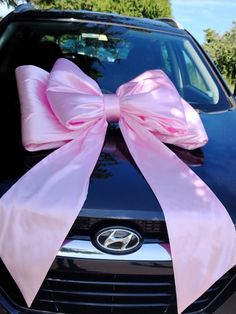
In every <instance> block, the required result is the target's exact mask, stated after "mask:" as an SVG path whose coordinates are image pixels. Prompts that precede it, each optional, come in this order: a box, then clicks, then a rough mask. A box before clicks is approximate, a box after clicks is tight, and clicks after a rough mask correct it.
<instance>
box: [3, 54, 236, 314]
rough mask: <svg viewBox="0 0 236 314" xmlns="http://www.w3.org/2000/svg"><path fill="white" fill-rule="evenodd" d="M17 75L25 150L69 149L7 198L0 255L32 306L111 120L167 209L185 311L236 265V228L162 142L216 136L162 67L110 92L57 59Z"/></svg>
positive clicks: (194, 142)
mask: <svg viewBox="0 0 236 314" xmlns="http://www.w3.org/2000/svg"><path fill="white" fill-rule="evenodd" d="M16 76H17V83H18V89H19V97H20V102H21V106H22V107H21V112H22V134H23V144H24V146H25V147H26V149H28V150H30V151H35V150H43V149H51V148H58V147H60V148H59V149H57V150H55V151H54V152H53V153H51V154H50V155H48V156H47V157H46V158H44V159H43V160H42V161H41V162H39V163H38V164H37V165H36V166H34V167H33V168H32V169H31V170H30V171H28V172H27V173H26V174H25V175H24V176H23V177H22V178H20V180H19V181H18V182H17V183H16V184H15V185H14V186H13V187H12V188H11V189H10V190H9V191H8V192H7V193H6V194H4V195H3V197H2V198H1V202H0V206H1V208H0V256H1V258H2V260H3V262H4V263H5V265H6V267H7V268H8V270H9V272H10V273H11V275H12V277H13V278H14V280H15V281H16V283H17V285H18V286H19V288H20V290H21V292H22V294H23V295H24V298H25V300H26V302H27V304H28V306H30V305H31V303H32V301H33V299H34V297H35V295H36V294H37V292H38V290H39V288H40V286H41V284H42V282H43V280H44V278H45V276H46V274H47V272H48V270H49V268H50V266H51V264H52V262H53V260H54V258H55V256H56V254H57V252H58V250H59V248H60V246H61V244H62V242H63V241H64V239H65V237H66V235H67V233H68V231H69V230H70V228H71V226H72V224H73V222H74V220H75V219H76V217H77V216H78V214H79V211H80V209H81V208H82V206H83V203H84V201H85V199H86V196H87V191H88V185H89V178H90V175H91V173H92V171H93V169H94V166H95V164H96V162H97V160H98V157H99V154H100V152H101V149H102V146H103V142H104V138H105V134H106V129H107V121H106V120H108V121H118V120H119V125H120V129H121V132H122V134H123V137H124V139H125V142H126V144H127V146H128V148H129V151H130V152H131V154H132V156H133V158H134V160H135V162H136V164H137V166H138V167H139V169H140V170H141V172H142V174H143V176H144V177H145V178H146V181H147V182H148V184H149V185H150V187H151V189H152V191H153V193H154V194H155V196H156V197H157V199H158V201H159V202H160V204H161V206H162V209H163V212H164V215H165V219H166V224H167V229H168V234H169V240H170V245H171V252H172V253H171V254H172V260H173V268H174V277H175V285H176V294H177V305H178V312H179V313H181V312H182V311H183V310H184V309H185V308H186V307H188V306H189V305H190V304H191V303H192V302H194V301H195V300H196V299H197V298H198V297H199V296H200V295H201V294H202V293H204V292H205V291H206V290H207V289H208V288H209V287H210V286H211V285H212V284H213V283H214V282H215V281H216V280H218V279H219V278H220V277H221V276H222V275H223V274H224V273H225V272H226V271H228V270H229V269H230V268H232V267H233V266H234V265H235V264H236V247H235V243H236V241H235V240H236V235H235V228H234V225H233V223H232V221H231V219H230V217H229V215H228V213H227V211H226V209H225V208H224V206H223V205H222V204H221V202H220V201H219V200H218V199H217V197H216V196H215V195H214V193H213V192H212V191H211V190H210V189H209V188H208V187H207V185H206V184H205V183H204V182H203V181H202V180H201V179H200V178H199V177H198V176H197V175H196V174H194V172H193V171H192V170H191V169H189V168H188V167H187V166H186V165H185V164H184V163H183V162H182V161H181V160H180V159H179V158H178V157H177V156H176V155H175V154H174V153H173V152H172V151H170V150H169V149H168V148H167V147H166V146H165V145H164V144H163V143H162V142H165V143H170V144H174V145H177V146H180V147H182V148H185V149H194V148H197V147H200V146H202V145H204V144H205V143H206V142H207V135H206V133H205V130H204V127H203V125H202V123H201V120H200V118H199V116H198V114H197V112H196V111H195V110H194V109H193V108H192V107H191V106H190V105H189V104H188V103H187V102H185V101H184V100H183V99H181V97H180V96H179V94H178V92H177V91H176V89H175V87H174V85H173V84H172V82H171V81H170V80H169V79H168V77H167V76H166V75H165V74H164V73H163V72H162V71H160V70H150V71H147V72H145V73H143V74H141V75H140V76H138V77H136V78H135V79H133V80H132V81H130V82H128V83H126V84H124V85H121V86H120V87H119V88H118V90H117V92H116V94H114V95H103V94H102V92H101V90H100V88H99V86H98V85H97V83H96V82H95V81H94V80H92V79H91V78H90V77H88V76H87V75H86V74H84V73H83V72H82V71H81V70H80V69H79V68H78V67H77V66H76V65H74V64H73V63H72V62H70V61H68V60H66V59H58V60H57V62H56V63H55V65H54V67H53V69H52V71H51V73H50V74H49V73H47V72H46V71H44V70H42V69H40V68H37V67H35V66H30V65H29V66H21V67H19V68H17V70H16ZM124 184H125V182H124ZM117 197H120V195H117ZM0 280H1V279H0Z"/></svg>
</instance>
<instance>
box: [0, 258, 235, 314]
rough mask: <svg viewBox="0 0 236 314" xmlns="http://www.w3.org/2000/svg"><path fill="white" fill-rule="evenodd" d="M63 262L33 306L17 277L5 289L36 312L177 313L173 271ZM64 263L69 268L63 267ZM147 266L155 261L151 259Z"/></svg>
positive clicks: (204, 302) (197, 307)
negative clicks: (136, 271) (125, 270)
mask: <svg viewBox="0 0 236 314" xmlns="http://www.w3.org/2000/svg"><path fill="white" fill-rule="evenodd" d="M61 263H62V265H60V267H61V270H60V271H58V270H50V272H49V274H48V275H47V277H46V279H45V281H44V283H43V285H42V287H41V289H40V291H39V293H38V294H37V296H36V298H35V300H34V302H33V304H32V306H31V309H30V310H28V309H27V308H25V307H24V306H25V305H24V304H25V303H24V300H23V298H22V297H21V296H20V293H19V291H18V288H17V287H16V286H15V284H14V283H13V281H12V280H11V279H10V278H5V279H6V280H4V287H3V289H4V290H5V292H6V293H7V295H8V296H9V297H10V298H11V300H12V301H13V302H14V303H15V304H17V306H18V309H20V311H21V312H20V313H22V314H23V313H34V311H32V310H35V311H36V313H44V311H45V312H46V313H47V312H50V313H51V312H53V313H71V314H72V313H73V314H75V313H76V314H79V313H81V314H108V313H115V314H126V313H127V314H128V313H129V314H134V313H135V314H147V313H148V314H154V313H155V314H158V313H169V314H175V313H177V311H176V298H175V288H174V280H173V276H172V275H115V274H103V273H99V274H98V273H95V272H94V273H91V272H90V273H85V272H84V271H82V270H80V271H77V270H74V271H73V261H69V260H64V261H63V259H61ZM70 263H71V264H70ZM63 266H64V268H65V271H62V268H63ZM147 266H148V267H151V266H152V265H151V264H150V263H149V264H148V265H147ZM2 268H4V266H3V265H1V268H0V273H1V274H3V272H2V271H4V273H6V270H5V269H2ZM233 273H234V272H233V271H230V272H228V273H227V274H225V275H224V276H223V277H222V278H221V279H220V280H219V281H218V282H217V283H216V284H214V285H213V286H212V287H211V288H210V289H209V290H208V291H207V292H206V293H205V294H204V295H202V296H201V298H199V299H198V300H197V301H196V302H195V303H194V304H193V305H192V306H191V307H189V308H188V310H187V311H185V313H194V312H195V311H196V312H198V311H201V310H202V309H204V308H206V307H207V306H208V305H209V303H210V302H211V301H212V300H213V299H214V298H215V297H216V296H217V295H218V294H219V293H220V291H222V289H223V288H224V287H225V286H226V284H227V283H228V282H229V281H230V279H231V278H232V276H233ZM7 276H9V274H7V275H6V277H7ZM1 282H3V281H2V280H1Z"/></svg>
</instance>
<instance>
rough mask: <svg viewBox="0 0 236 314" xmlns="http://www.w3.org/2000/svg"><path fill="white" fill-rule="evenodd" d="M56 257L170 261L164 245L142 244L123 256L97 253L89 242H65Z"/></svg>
mask: <svg viewBox="0 0 236 314" xmlns="http://www.w3.org/2000/svg"><path fill="white" fill-rule="evenodd" d="M57 256H60V257H65V258H83V259H99V260H115V261H149V262H150V261H158V262H159V261H161V262H162V261H171V256H170V253H169V252H168V250H167V249H166V248H165V245H163V246H162V245H160V244H159V243H143V245H142V246H141V247H140V248H139V249H138V250H137V251H135V252H133V253H130V254H124V255H114V254H108V253H104V252H102V251H99V250H98V249H97V248H96V247H95V246H94V245H93V244H92V243H91V242H90V241H87V240H71V241H65V243H64V244H63V245H62V247H61V249H60V250H59V252H58V254H57Z"/></svg>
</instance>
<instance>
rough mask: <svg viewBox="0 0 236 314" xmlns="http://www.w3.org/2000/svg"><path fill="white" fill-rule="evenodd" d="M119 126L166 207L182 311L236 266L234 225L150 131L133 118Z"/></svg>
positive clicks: (182, 164) (148, 180) (128, 118)
mask: <svg viewBox="0 0 236 314" xmlns="http://www.w3.org/2000/svg"><path fill="white" fill-rule="evenodd" d="M120 128H121V131H122V134H123V136H124V139H125V141H126V144H127V146H128V148H129V150H130V152H131V154H132V156H133V158H134V160H135V162H136V164H137V165H138V167H139V169H140V170H141V172H142V173H143V175H144V177H145V179H146V181H147V182H148V184H149V185H150V187H151V189H152V190H153V192H154V194H155V196H156V198H157V199H158V201H159V202H160V204H161V206H162V209H163V212H164V215H165V220H166V224H167V230H168V235H169V241H170V246H171V254H172V262H173V268H174V276H175V286H176V295H177V306H178V313H182V312H183V311H184V310H185V309H186V308H187V307H188V306H189V305H190V304H192V303H193V302H194V301H195V300H196V299H197V298H199V297H200V296H201V295H202V294H203V293H204V292H205V291H206V290H207V289H208V288H209V287H210V286H211V285H212V284H214V283H215V282H216V281H217V280H218V279H219V278H220V277H221V276H222V275H223V274H224V273H226V272H227V271H228V270H229V269H231V268H232V267H233V266H235V264H236V234H235V227H234V225H233V222H232V221H231V219H230V216H229V214H228V212H227V211H226V209H225V208H224V206H223V205H222V204H221V202H220V201H219V200H218V198H217V197H216V196H215V195H214V193H213V192H212V191H211V190H210V189H209V187H208V186H207V185H206V184H205V183H204V182H203V181H202V180H201V179H200V178H199V177H198V176H197V175H196V174H195V173H194V172H193V171H192V170H191V169H189V168H188V167H187V166H186V165H185V164H184V163H183V162H182V161H181V160H180V159H179V158H178V157H177V156H176V155H175V154H174V153H173V152H172V151H171V150H169V149H168V148H167V147H166V146H165V145H164V144H163V143H161V142H160V141H159V140H158V139H157V138H156V137H155V136H154V135H153V134H152V133H151V132H149V131H148V130H146V129H145V128H143V127H140V126H139V125H138V123H137V122H136V121H135V120H134V119H132V118H130V117H125V118H121V120H120Z"/></svg>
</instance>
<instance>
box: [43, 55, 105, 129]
mask: <svg viewBox="0 0 236 314" xmlns="http://www.w3.org/2000/svg"><path fill="white" fill-rule="evenodd" d="M47 98H48V100H49V103H50V105H51V108H52V110H53V112H54V114H55V115H56V117H57V118H58V120H59V121H60V123H61V124H62V125H64V126H65V127H66V128H67V129H70V130H78V129H80V128H81V127H82V128H85V127H87V126H88V125H91V123H93V121H94V120H98V119H99V118H101V117H102V116H103V112H104V110H103V102H102V92H101V90H100V88H99V86H98V85H97V83H96V82H95V81H94V80H93V79H91V78H90V77H89V76H87V75H86V74H85V73H84V72H83V71H81V70H80V69H79V68H78V67H77V66H76V65H75V64H74V63H72V62H70V61H68V60H66V59H62V58H61V59H58V60H57V62H56V63H55V65H54V67H53V69H52V71H51V73H50V76H49V79H48V84H47Z"/></svg>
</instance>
